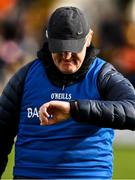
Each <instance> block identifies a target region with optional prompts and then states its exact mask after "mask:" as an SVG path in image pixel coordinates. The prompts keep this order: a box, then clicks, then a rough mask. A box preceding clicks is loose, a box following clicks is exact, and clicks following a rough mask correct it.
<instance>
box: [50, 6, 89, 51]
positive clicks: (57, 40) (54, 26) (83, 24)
mask: <svg viewBox="0 0 135 180" xmlns="http://www.w3.org/2000/svg"><path fill="white" fill-rule="evenodd" d="M88 32H89V25H88V22H87V20H86V18H85V16H84V14H83V12H82V11H81V10H80V9H78V8H76V7H61V8H58V9H56V10H55V11H54V12H53V14H52V15H51V17H50V19H49V22H48V26H47V36H48V44H49V50H50V52H52V53H57V52H64V51H69V52H74V53H77V52H80V51H81V50H82V48H83V46H84V44H85V42H86V36H87V34H88Z"/></svg>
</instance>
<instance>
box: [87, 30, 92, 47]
mask: <svg viewBox="0 0 135 180" xmlns="http://www.w3.org/2000/svg"><path fill="white" fill-rule="evenodd" d="M92 37H93V31H92V30H91V29H90V31H89V33H88V35H87V41H86V47H89V46H90V44H91V41H92Z"/></svg>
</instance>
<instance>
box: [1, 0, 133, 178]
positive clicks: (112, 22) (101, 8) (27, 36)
mask: <svg viewBox="0 0 135 180" xmlns="http://www.w3.org/2000/svg"><path fill="white" fill-rule="evenodd" d="M59 6H77V7H79V8H81V9H82V10H83V11H84V12H85V13H86V17H87V18H88V20H89V23H90V27H91V29H92V30H93V31H94V39H93V43H94V44H95V46H96V47H97V48H99V49H100V50H101V53H100V57H101V58H104V59H105V60H106V61H108V62H111V63H112V64H113V65H114V66H115V67H116V68H117V69H118V70H119V71H120V72H121V73H122V74H123V75H124V76H125V77H127V78H128V79H129V80H130V81H131V83H132V84H133V85H134V87H135V0H74V1H73V0H68V1H67V0H0V93H1V92H2V90H3V88H4V86H5V84H6V83H7V81H8V80H9V78H10V77H11V76H12V75H13V74H14V73H15V72H16V71H17V70H18V69H19V68H20V67H21V66H23V65H24V64H26V63H27V62H29V61H32V60H33V59H34V58H36V53H37V51H38V50H39V49H40V47H41V46H42V44H43V41H44V39H45V28H46V24H47V21H48V17H49V15H50V14H51V13H52V11H54V10H55V9H56V8H57V7H59ZM13 159H14V150H13V151H12V153H11V154H10V156H9V163H8V166H7V169H6V171H5V173H4V175H3V179H10V178H12V166H13V163H14V161H13ZM113 179H135V132H131V131H127V130H124V131H118V130H117V131H116V138H115V142H114V176H113Z"/></svg>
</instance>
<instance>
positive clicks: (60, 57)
mask: <svg viewBox="0 0 135 180" xmlns="http://www.w3.org/2000/svg"><path fill="white" fill-rule="evenodd" d="M90 40H91V38H87V39H86V42H85V44H84V46H83V49H82V51H81V52H78V53H73V52H61V53H52V58H53V62H54V64H55V65H56V67H57V68H58V69H59V70H60V71H61V72H62V73H63V74H72V73H75V72H76V71H78V69H79V68H80V67H81V65H82V63H83V61H84V58H85V55H86V49H87V47H88V46H89V45H90Z"/></svg>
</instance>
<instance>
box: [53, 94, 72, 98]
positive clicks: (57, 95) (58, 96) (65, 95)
mask: <svg viewBox="0 0 135 180" xmlns="http://www.w3.org/2000/svg"><path fill="white" fill-rule="evenodd" d="M71 98H72V95H71V93H52V94H51V99H57V100H70V99H71Z"/></svg>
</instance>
